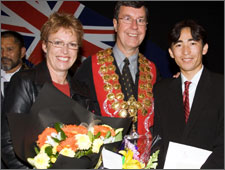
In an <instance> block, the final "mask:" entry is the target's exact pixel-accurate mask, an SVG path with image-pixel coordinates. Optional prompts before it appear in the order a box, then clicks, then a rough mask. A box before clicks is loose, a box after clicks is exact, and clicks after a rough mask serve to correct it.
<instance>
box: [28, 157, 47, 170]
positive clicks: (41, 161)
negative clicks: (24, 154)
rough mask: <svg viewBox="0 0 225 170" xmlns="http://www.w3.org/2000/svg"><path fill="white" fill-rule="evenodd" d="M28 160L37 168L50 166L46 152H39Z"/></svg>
mask: <svg viewBox="0 0 225 170" xmlns="http://www.w3.org/2000/svg"><path fill="white" fill-rule="evenodd" d="M28 159H29V158H28ZM28 161H29V162H32V163H33V165H34V166H35V168H37V169H47V168H48V167H49V166H50V164H49V162H50V158H49V157H48V155H47V154H46V153H39V154H38V155H36V156H35V157H34V159H33V161H32V160H31V159H30V160H28Z"/></svg>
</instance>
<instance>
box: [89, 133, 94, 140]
mask: <svg viewBox="0 0 225 170" xmlns="http://www.w3.org/2000/svg"><path fill="white" fill-rule="evenodd" d="M88 137H89V139H90V141H91V142H93V140H94V135H93V134H92V133H91V131H88Z"/></svg>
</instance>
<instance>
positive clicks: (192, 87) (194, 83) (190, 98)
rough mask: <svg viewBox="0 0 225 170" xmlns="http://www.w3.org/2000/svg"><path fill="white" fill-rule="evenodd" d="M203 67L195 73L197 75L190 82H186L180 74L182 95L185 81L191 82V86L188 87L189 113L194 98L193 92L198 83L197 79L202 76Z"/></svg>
mask: <svg viewBox="0 0 225 170" xmlns="http://www.w3.org/2000/svg"><path fill="white" fill-rule="evenodd" d="M203 67H204V66H202V68H201V70H199V71H198V72H197V74H195V76H194V77H193V78H192V79H191V80H187V78H186V77H185V76H184V75H183V74H182V73H181V82H182V94H183V93H184V89H185V87H184V82H185V81H191V84H190V86H189V107H190V111H191V106H192V103H193V100H194V96H195V91H196V88H197V85H198V82H199V79H200V77H201V75H202V71H203Z"/></svg>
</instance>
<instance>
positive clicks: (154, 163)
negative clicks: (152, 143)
mask: <svg viewBox="0 0 225 170" xmlns="http://www.w3.org/2000/svg"><path fill="white" fill-rule="evenodd" d="M158 154H159V150H157V151H155V152H154V153H153V154H152V156H150V159H149V161H148V163H147V165H146V167H145V169H150V168H151V169H152V168H153V169H156V167H157V165H158V163H157V161H158Z"/></svg>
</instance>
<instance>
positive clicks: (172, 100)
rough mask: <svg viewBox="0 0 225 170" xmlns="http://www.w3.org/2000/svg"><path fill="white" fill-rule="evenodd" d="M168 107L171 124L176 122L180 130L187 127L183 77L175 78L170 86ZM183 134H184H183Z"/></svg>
mask: <svg viewBox="0 0 225 170" xmlns="http://www.w3.org/2000/svg"><path fill="white" fill-rule="evenodd" d="M168 94H169V96H168V108H170V113H169V114H170V115H171V118H170V120H171V124H173V123H174V124H176V125H177V128H179V129H180V130H179V131H180V132H183V131H182V129H184V128H185V120H184V107H183V96H182V88H181V77H179V78H177V79H173V80H172V82H171V83H170V85H169V87H168ZM181 135H182V134H181Z"/></svg>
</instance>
